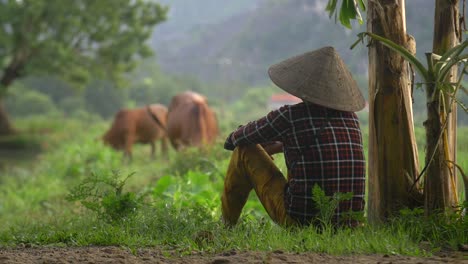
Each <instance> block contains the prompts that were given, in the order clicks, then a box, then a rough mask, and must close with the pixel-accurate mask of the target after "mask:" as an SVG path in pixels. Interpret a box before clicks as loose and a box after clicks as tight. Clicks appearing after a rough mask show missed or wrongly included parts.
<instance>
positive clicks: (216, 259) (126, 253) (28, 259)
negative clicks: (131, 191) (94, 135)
mask: <svg viewBox="0 0 468 264" xmlns="http://www.w3.org/2000/svg"><path fill="white" fill-rule="evenodd" d="M0 263H1V264H9V263H21V264H23V263H24V264H27V263H48V264H49V263H50V264H54V263H86V264H93V263H130V264H133V263H190V264H192V263H193V264H201V263H211V264H227V263H332V264H334V263H353V264H354V263H375V264H377V263H379V264H384V263H387V264H390V263H402V264H409V263H411V264H419V263H421V264H423V263H424V264H426V263H428V264H431V263H468V253H467V252H452V253H449V254H439V255H438V256H433V257H427V258H416V257H407V256H388V255H351V256H330V255H326V254H317V253H301V254H294V253H286V252H282V251H273V252H254V251H248V252H238V251H228V252H223V253H220V254H216V255H210V254H201V253H194V254H192V255H189V256H183V257H180V256H176V255H171V254H170V253H168V252H167V251H164V252H163V251H161V250H158V249H154V248H149V249H139V250H137V251H136V252H133V253H132V252H131V251H130V250H128V249H124V248H119V247H77V248H70V247H67V248H58V247H30V248H16V249H5V248H4V249H2V248H0Z"/></svg>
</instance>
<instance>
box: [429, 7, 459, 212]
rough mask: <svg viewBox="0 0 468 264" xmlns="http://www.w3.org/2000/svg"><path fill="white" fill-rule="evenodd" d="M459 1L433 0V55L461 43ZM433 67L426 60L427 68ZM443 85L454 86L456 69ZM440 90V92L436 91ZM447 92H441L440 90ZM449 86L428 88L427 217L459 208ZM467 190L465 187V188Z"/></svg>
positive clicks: (454, 116)
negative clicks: (445, 210)
mask: <svg viewBox="0 0 468 264" xmlns="http://www.w3.org/2000/svg"><path fill="white" fill-rule="evenodd" d="M458 7H459V1H458V0H436V1H435V12H434V41H433V53H434V54H437V55H442V54H444V53H445V52H446V51H448V50H449V49H451V48H453V47H455V46H456V45H457V44H458V43H459V42H460V41H461V40H462V29H461V25H460V23H459V21H460V19H459V18H460V15H459V11H458ZM430 63H432V62H431V60H430V59H429V61H428V64H430ZM437 81H439V82H444V83H452V84H453V83H457V81H458V80H457V66H454V67H452V69H451V72H450V74H449V75H448V76H447V78H445V79H443V80H437ZM437 86H439V89H437ZM444 87H446V88H448V89H440V88H444ZM450 87H452V86H442V85H439V83H437V82H434V83H432V84H428V85H427V89H426V95H427V121H425V122H424V126H425V128H426V145H427V150H426V151H427V155H426V164H427V165H426V166H427V172H426V178H425V185H424V193H425V209H426V213H431V212H432V211H438V210H441V209H442V210H444V209H446V208H451V207H455V206H457V204H458V197H457V182H456V181H457V178H456V167H455V166H454V164H455V162H456V146H457V144H456V142H457V134H456V131H457V129H456V128H457V104H456V103H453V98H454V97H455V96H456V94H455V92H456V90H455V89H451V88H450ZM465 187H467V186H465Z"/></svg>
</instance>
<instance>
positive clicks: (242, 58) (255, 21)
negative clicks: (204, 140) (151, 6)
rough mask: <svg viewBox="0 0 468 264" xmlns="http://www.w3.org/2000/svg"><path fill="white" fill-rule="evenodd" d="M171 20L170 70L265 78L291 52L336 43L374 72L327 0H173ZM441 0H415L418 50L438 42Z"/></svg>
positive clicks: (249, 80)
mask: <svg viewBox="0 0 468 264" xmlns="http://www.w3.org/2000/svg"><path fill="white" fill-rule="evenodd" d="M160 2H163V3H166V4H169V5H170V6H171V12H170V14H169V20H168V21H167V22H165V23H164V24H163V25H161V26H159V27H158V28H157V30H156V32H155V35H154V39H153V40H154V48H155V50H156V52H157V58H158V63H159V64H160V65H161V67H162V68H163V69H164V70H165V71H168V72H171V73H176V74H189V75H194V76H196V77H198V78H200V79H202V80H205V81H214V82H217V81H223V82H230V81H235V82H240V83H246V84H257V83H262V82H265V81H266V80H267V78H268V76H267V74H266V70H267V67H268V66H269V65H271V64H273V63H275V62H278V61H280V60H282V59H284V58H287V57H289V56H292V55H295V54H299V53H302V52H306V51H309V50H313V49H316V48H319V47H322V46H325V45H332V46H335V47H336V48H337V49H338V50H339V52H340V54H341V55H342V57H343V59H344V60H345V62H346V63H347V64H348V65H349V66H350V68H351V70H352V71H353V73H355V74H356V75H362V76H363V77H365V75H366V74H367V49H366V48H365V46H364V45H358V46H357V48H356V49H354V50H350V49H349V47H350V46H351V44H352V43H354V42H355V41H356V40H357V37H356V35H357V33H359V32H362V31H365V30H366V26H365V24H364V25H358V24H355V25H354V26H353V30H348V29H345V28H344V27H343V26H341V25H340V24H338V23H335V21H334V19H333V18H331V19H330V18H329V17H328V14H327V13H326V12H325V11H324V8H325V4H326V2H327V1H326V0H257V1H253V0H226V1H218V0H197V1H188V0H166V1H160ZM433 5H434V3H433V2H431V1H427V0H411V1H407V14H406V15H407V21H408V22H407V24H408V25H407V28H408V33H410V34H412V35H414V36H415V37H416V40H417V41H418V54H420V55H421V54H423V53H424V52H425V51H427V50H430V47H431V46H432V30H433V29H432V27H433V26H432V24H433V13H434V11H433V8H434V7H433Z"/></svg>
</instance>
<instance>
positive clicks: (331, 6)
mask: <svg viewBox="0 0 468 264" xmlns="http://www.w3.org/2000/svg"><path fill="white" fill-rule="evenodd" d="M336 2H337V0H329V1H328V3H327V6H326V7H325V10H326V11H328V16H329V17H330V18H331V17H332V15H333V14H334V13H335V12H336Z"/></svg>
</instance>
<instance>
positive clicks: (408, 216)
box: [393, 202, 468, 250]
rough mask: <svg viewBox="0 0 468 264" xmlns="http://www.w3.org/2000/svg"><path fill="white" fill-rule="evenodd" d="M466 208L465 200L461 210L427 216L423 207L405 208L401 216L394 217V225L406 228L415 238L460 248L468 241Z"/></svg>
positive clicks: (455, 248) (456, 248)
mask: <svg viewBox="0 0 468 264" xmlns="http://www.w3.org/2000/svg"><path fill="white" fill-rule="evenodd" d="M466 208H467V207H466V202H465V203H464V205H463V206H462V207H461V208H460V210H457V211H455V212H454V211H451V210H450V211H447V212H440V213H435V214H432V215H430V216H425V215H424V209H422V208H416V209H412V210H411V209H404V210H401V211H400V217H399V218H396V219H393V221H394V222H393V225H394V226H396V227H398V228H402V229H404V230H405V231H406V232H408V234H409V235H410V236H411V237H412V238H413V239H416V240H419V241H430V243H432V244H433V245H434V246H439V247H446V248H450V249H452V250H458V248H459V246H461V245H463V244H466V243H467V242H468V218H467V217H466V216H465V215H464V213H462V212H463V211H466Z"/></svg>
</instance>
